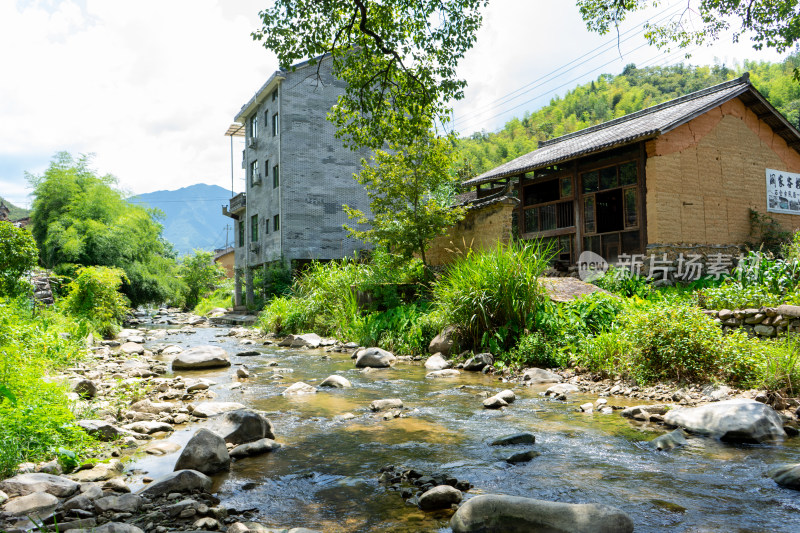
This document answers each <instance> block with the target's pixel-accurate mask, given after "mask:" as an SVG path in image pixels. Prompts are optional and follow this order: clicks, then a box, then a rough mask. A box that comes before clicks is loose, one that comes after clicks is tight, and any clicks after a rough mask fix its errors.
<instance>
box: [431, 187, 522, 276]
mask: <svg viewBox="0 0 800 533" xmlns="http://www.w3.org/2000/svg"><path fill="white" fill-rule="evenodd" d="M516 206H517V202H516V201H515V200H513V199H507V200H505V201H502V202H498V203H494V204H491V205H488V206H486V207H478V208H473V209H470V210H469V211H467V214H466V216H465V217H464V220H462V221H461V222H459V223H458V224H456V225H455V226H453V227H452V228H450V229H449V230H448V232H447V234H445V235H442V236H441V237H437V238H436V239H434V240H433V241H431V244H430V246H429V247H428V251H427V252H426V257H427V259H428V264H430V265H431V266H442V265H446V264H448V263H451V262H452V261H454V260H455V259H456V258H457V257H458V256H459V255H460V254H463V253H465V252H466V251H467V250H469V249H473V250H476V251H477V250H485V249H487V248H494V247H495V246H496V245H497V243H498V242H502V243H507V242H509V241H510V240H511V214H512V212H513V211H514V209H515V208H516Z"/></svg>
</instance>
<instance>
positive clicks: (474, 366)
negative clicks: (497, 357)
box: [464, 352, 494, 372]
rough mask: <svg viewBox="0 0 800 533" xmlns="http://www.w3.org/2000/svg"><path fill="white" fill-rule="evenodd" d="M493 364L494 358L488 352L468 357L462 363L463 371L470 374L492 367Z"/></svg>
mask: <svg viewBox="0 0 800 533" xmlns="http://www.w3.org/2000/svg"><path fill="white" fill-rule="evenodd" d="M493 364H494V356H493V355H492V354H490V353H489V352H485V353H479V354H478V355H476V356H475V357H470V358H469V359H467V360H466V361H464V370H467V371H470V372H477V371H480V370H483V368H484V367H485V366H492V365H493Z"/></svg>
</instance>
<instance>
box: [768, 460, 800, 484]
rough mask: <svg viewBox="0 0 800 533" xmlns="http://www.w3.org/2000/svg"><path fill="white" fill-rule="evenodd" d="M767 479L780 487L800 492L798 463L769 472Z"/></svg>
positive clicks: (799, 465)
mask: <svg viewBox="0 0 800 533" xmlns="http://www.w3.org/2000/svg"><path fill="white" fill-rule="evenodd" d="M769 477H771V478H772V479H773V480H775V483H777V484H778V485H780V486H782V487H786V488H787V489H794V490H800V463H798V464H793V465H783V466H779V467H778V468H775V469H773V470H770V472H769Z"/></svg>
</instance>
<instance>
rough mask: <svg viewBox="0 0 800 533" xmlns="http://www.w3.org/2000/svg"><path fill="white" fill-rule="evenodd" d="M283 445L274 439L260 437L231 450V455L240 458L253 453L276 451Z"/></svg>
mask: <svg viewBox="0 0 800 533" xmlns="http://www.w3.org/2000/svg"><path fill="white" fill-rule="evenodd" d="M280 447H281V445H280V443H278V442H275V441H274V440H272V439H259V440H257V441H253V442H246V443H245V444H240V445H239V446H236V447H235V448H233V449H232V450H231V451H230V455H231V457H235V458H237V459H238V458H240V457H249V456H251V455H261V454H263V453H268V452H274V451H275V450H277V449H278V448H280Z"/></svg>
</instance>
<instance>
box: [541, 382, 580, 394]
mask: <svg viewBox="0 0 800 533" xmlns="http://www.w3.org/2000/svg"><path fill="white" fill-rule="evenodd" d="M579 390H580V389H579V388H578V386H577V385H573V384H572V383H558V384H557V385H553V386H552V387H550V388H548V389H547V390H546V391H545V394H546V395H547V396H559V395H567V394H569V393H572V392H578V391H579Z"/></svg>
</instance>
